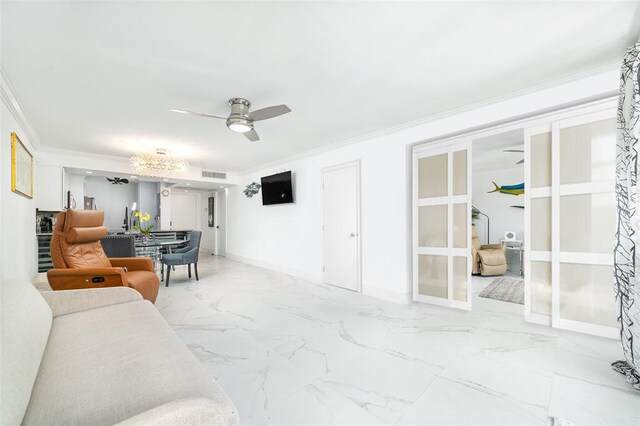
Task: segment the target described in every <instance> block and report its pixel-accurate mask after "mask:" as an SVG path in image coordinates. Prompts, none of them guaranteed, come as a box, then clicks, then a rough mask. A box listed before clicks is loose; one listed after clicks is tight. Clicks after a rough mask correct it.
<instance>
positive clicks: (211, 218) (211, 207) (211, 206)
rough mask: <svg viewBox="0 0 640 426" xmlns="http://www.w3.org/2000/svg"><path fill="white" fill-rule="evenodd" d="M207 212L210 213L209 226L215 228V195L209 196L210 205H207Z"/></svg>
mask: <svg viewBox="0 0 640 426" xmlns="http://www.w3.org/2000/svg"><path fill="white" fill-rule="evenodd" d="M207 212H208V213H209V228H213V227H214V224H213V197H209V206H208V207H207Z"/></svg>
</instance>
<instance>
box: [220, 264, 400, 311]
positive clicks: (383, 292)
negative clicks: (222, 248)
mask: <svg viewBox="0 0 640 426" xmlns="http://www.w3.org/2000/svg"><path fill="white" fill-rule="evenodd" d="M226 257H227V259H229V260H233V261H235V262H240V263H246V264H247V265H252V266H257V267H259V268H264V269H268V270H270V271H275V272H280V273H283V274H287V275H290V276H292V277H294V278H296V279H299V280H303V281H306V282H309V283H311V284H322V282H321V281H320V280H318V278H317V277H313V276H311V275H309V274H306V273H304V272H302V271H299V270H294V269H290V268H286V267H282V266H280V265H274V264H273V263H269V262H263V261H260V260H255V259H251V258H248V257H244V256H238V255H236V254H233V253H227V255H226ZM362 294H365V295H367V296H371V297H375V298H376V299H382V300H387V301H389V302H394V303H401V304H403V305H407V304H409V303H411V301H412V300H411V294H409V293H406V294H405V293H398V292H395V291H389V290H387V289H384V288H380V287H371V286H367V285H366V284H364V283H363V286H362Z"/></svg>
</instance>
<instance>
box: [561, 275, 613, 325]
mask: <svg viewBox="0 0 640 426" xmlns="http://www.w3.org/2000/svg"><path fill="white" fill-rule="evenodd" d="M612 277H613V266H603V265H580V264H575V263H561V264H560V317H561V318H563V319H570V320H574V321H582V322H587V323H590V324H598V325H604V326H608V327H616V312H615V303H614V301H613V291H612V289H611V282H612V279H613V278H612Z"/></svg>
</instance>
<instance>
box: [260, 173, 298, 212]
mask: <svg viewBox="0 0 640 426" xmlns="http://www.w3.org/2000/svg"><path fill="white" fill-rule="evenodd" d="M261 184H262V205H263V206H268V205H271V204H286V203H293V187H292V185H291V172H290V171H289V172H284V173H278V174H277V175H271V176H265V177H263V178H262V179H261Z"/></svg>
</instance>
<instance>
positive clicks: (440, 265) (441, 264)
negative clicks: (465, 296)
mask: <svg viewBox="0 0 640 426" xmlns="http://www.w3.org/2000/svg"><path fill="white" fill-rule="evenodd" d="M418 288H419V293H420V294H422V295H424V296H432V297H439V298H442V299H446V298H447V297H448V294H447V292H448V276H447V256H433V255H420V256H418Z"/></svg>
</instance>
